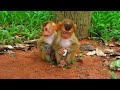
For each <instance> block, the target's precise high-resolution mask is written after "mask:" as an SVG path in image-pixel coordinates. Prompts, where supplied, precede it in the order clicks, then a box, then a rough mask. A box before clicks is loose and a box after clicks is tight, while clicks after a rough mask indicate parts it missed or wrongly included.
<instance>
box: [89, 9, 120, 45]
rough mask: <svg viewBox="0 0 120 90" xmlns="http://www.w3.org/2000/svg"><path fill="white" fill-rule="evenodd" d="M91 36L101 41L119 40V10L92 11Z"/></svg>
mask: <svg viewBox="0 0 120 90" xmlns="http://www.w3.org/2000/svg"><path fill="white" fill-rule="evenodd" d="M91 20H92V27H91V29H90V34H91V36H92V38H95V39H100V40H102V41H103V42H105V43H106V42H109V41H112V40H119V41H120V11H94V12H92V17H91Z"/></svg>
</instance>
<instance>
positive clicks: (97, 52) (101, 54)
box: [96, 48, 106, 56]
mask: <svg viewBox="0 0 120 90" xmlns="http://www.w3.org/2000/svg"><path fill="white" fill-rule="evenodd" d="M96 54H97V55H98V56H106V54H104V52H103V51H102V50H100V49H98V48H96Z"/></svg>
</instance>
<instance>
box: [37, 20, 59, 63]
mask: <svg viewBox="0 0 120 90" xmlns="http://www.w3.org/2000/svg"><path fill="white" fill-rule="evenodd" d="M56 29H57V25H56V24H55V23H54V22H52V21H47V22H45V23H43V25H42V37H41V38H40V39H39V40H38V41H37V45H38V47H39V50H40V53H41V58H42V60H45V61H47V62H51V61H53V60H55V54H54V50H53V48H52V47H51V45H52V43H53V41H54V39H55V38H56V36H57V32H56Z"/></svg>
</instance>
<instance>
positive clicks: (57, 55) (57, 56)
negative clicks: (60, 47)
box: [55, 52, 62, 64]
mask: <svg viewBox="0 0 120 90" xmlns="http://www.w3.org/2000/svg"><path fill="white" fill-rule="evenodd" d="M55 57H56V61H57V64H59V63H60V61H61V57H62V56H61V55H60V54H59V53H58V52H55Z"/></svg>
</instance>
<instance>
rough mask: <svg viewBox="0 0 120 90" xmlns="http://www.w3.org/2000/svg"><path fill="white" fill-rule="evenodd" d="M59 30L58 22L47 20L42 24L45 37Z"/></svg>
mask: <svg viewBox="0 0 120 90" xmlns="http://www.w3.org/2000/svg"><path fill="white" fill-rule="evenodd" d="M55 30H57V27H56V24H55V23H54V22H52V21H47V22H45V23H43V25H42V32H43V33H42V34H43V36H44V37H49V36H51V35H52V34H53V33H54V31H55Z"/></svg>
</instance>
